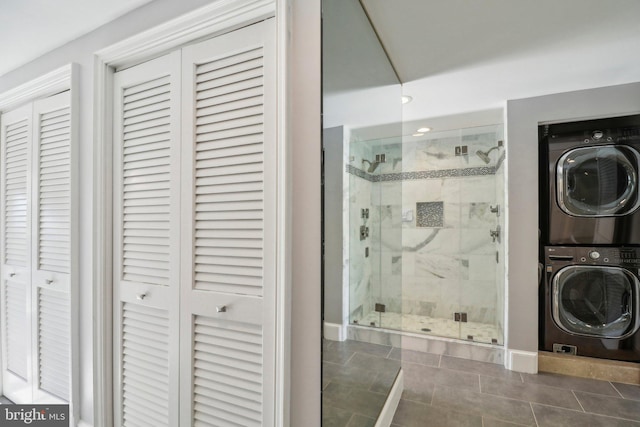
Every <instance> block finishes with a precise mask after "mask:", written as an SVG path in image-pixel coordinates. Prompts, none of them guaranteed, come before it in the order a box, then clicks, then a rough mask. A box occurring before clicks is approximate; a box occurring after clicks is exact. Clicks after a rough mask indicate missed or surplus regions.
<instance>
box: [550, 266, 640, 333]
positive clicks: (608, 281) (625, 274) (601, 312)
mask: <svg viewBox="0 0 640 427" xmlns="http://www.w3.org/2000/svg"><path fill="white" fill-rule="evenodd" d="M639 292H640V282H639V281H638V278H637V277H636V276H634V275H633V274H632V273H631V272H629V271H628V270H626V269H624V268H620V267H608V266H584V265H576V266H569V267H565V268H563V269H561V270H559V271H558V272H557V273H556V275H555V276H554V277H553V281H552V292H551V298H552V301H551V303H552V310H553V313H552V315H553V320H554V321H555V322H556V324H557V325H558V327H560V329H562V330H564V331H565V332H568V333H570V334H574V335H583V336H590V337H599V338H626V337H627V336H629V335H631V334H633V333H635V332H636V331H637V330H638V328H639V327H640V317H639V313H638V307H639V301H640V300H639V298H640V296H639V295H640V293H639Z"/></svg>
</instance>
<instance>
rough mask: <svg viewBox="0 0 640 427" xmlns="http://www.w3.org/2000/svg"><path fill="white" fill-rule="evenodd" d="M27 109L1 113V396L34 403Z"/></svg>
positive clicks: (29, 110)
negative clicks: (32, 384) (2, 353)
mask: <svg viewBox="0 0 640 427" xmlns="http://www.w3.org/2000/svg"><path fill="white" fill-rule="evenodd" d="M31 122H32V106H31V104H29V105H27V106H25V107H22V108H19V109H17V110H14V111H11V112H7V113H4V114H2V119H1V126H0V128H1V132H2V135H1V142H2V152H1V154H0V158H1V169H2V182H1V187H2V189H1V193H2V197H1V198H2V207H1V211H2V212H1V216H2V221H1V222H2V230H1V233H0V240H1V243H2V245H1V246H2V248H1V256H2V286H1V288H2V307H1V309H0V313H1V315H2V350H3V352H4V355H3V356H4V357H3V359H2V360H3V363H2V383H3V393H4V395H5V396H7V397H8V398H9V399H11V400H12V401H14V402H16V403H29V402H31V400H32V398H33V394H32V388H31V380H32V370H31V362H32V360H31V335H30V331H31V317H30V315H31V267H30V266H31V264H30V263H31V164H30V159H31V138H32V136H31V135H32V127H31Z"/></svg>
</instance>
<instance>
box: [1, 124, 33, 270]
mask: <svg viewBox="0 0 640 427" xmlns="http://www.w3.org/2000/svg"><path fill="white" fill-rule="evenodd" d="M28 127H29V123H28V121H27V120H22V121H19V122H16V123H12V124H9V125H7V126H6V127H5V153H4V169H5V170H4V174H5V188H4V197H5V212H4V218H5V219H4V221H5V223H4V230H5V238H4V245H5V247H4V250H5V259H4V262H5V264H7V265H11V266H16V267H25V268H26V267H28V266H29V256H30V254H28V253H27V252H28V249H27V248H28V245H27V241H28V236H29V234H30V232H29V230H27V225H28V218H27V201H28V199H29V195H28V194H27V173H28V171H29V166H28V159H27V153H28V151H27V150H28V144H29V143H30V141H29V137H28Z"/></svg>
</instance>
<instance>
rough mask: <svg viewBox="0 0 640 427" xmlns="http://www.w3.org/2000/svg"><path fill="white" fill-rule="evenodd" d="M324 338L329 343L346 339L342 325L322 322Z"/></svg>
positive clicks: (345, 331)
mask: <svg viewBox="0 0 640 427" xmlns="http://www.w3.org/2000/svg"><path fill="white" fill-rule="evenodd" d="M324 338H325V339H328V340H330V341H344V340H346V339H347V330H346V328H345V326H344V325H340V324H338V323H329V322H324Z"/></svg>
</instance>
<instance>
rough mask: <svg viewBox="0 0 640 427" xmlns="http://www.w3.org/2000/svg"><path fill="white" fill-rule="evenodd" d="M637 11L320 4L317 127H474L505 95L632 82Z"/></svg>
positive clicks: (624, 5)
mask: <svg viewBox="0 0 640 427" xmlns="http://www.w3.org/2000/svg"><path fill="white" fill-rule="evenodd" d="M338 3H340V4H338ZM348 3H351V5H352V6H353V5H355V6H362V7H363V8H364V12H362V11H361V12H360V14H363V15H364V16H365V17H366V18H368V19H367V20H364V21H363V19H361V17H360V16H358V12H357V7H347V4H348ZM333 7H340V10H337V9H336V10H333V11H332V10H331V9H332V8H333ZM351 9H353V10H351ZM347 11H350V13H351V18H349V19H347V18H348V16H347V13H346V12H347ZM639 16H640V1H639V0H615V1H603V0H561V1H558V0H535V1H532V0H482V1H478V0H428V1H425V0H323V19H324V21H323V32H324V33H323V43H324V46H323V47H324V51H323V53H324V56H323V67H324V68H323V84H324V86H323V93H324V110H323V112H324V115H323V119H324V122H323V123H324V126H325V127H333V126H341V125H344V126H347V127H349V128H351V129H361V128H365V127H375V130H376V132H378V133H380V132H381V128H380V126H379V125H384V124H389V125H390V126H389V127H388V129H390V130H389V132H391V131H395V129H397V121H398V115H399V114H400V115H401V119H400V120H401V121H402V123H403V127H404V130H403V133H404V134H412V133H413V132H415V129H417V128H420V127H425V126H426V127H432V128H433V129H434V130H437V129H441V128H442V126H446V127H451V126H459V127H466V126H476V125H481V124H482V123H477V121H476V120H475V119H476V118H477V117H479V116H478V115H475V114H469V113H475V112H481V111H489V110H491V114H485V115H483V116H482V117H484V120H492V121H493V123H496V120H500V119H501V117H500V114H496V112H498V113H499V112H500V111H504V108H505V104H506V101H507V100H515V99H523V98H530V97H536V96H543V95H549V94H554V93H562V92H570V91H576V90H582V89H590V88H597V87H604V86H612V85H620V84H626V83H632V82H638V81H640V55H637V52H638V46H640V22H639V19H638V17H639ZM369 23H370V24H371V26H369V27H368V24H369ZM367 37H368V38H369V41H366V40H365V39H366V38H367ZM371 38H373V40H374V41H376V42H377V41H378V40H379V42H380V44H381V47H379V48H378V49H377V50H376V49H375V48H374V47H373V46H372V44H371ZM328 41H329V43H328ZM366 43H368V44H366ZM380 52H382V54H381V53H380ZM381 58H383V59H381ZM385 61H387V65H384V64H383V62H385ZM389 64H392V71H395V73H392V74H393V76H396V75H397V77H398V79H399V83H401V84H398V80H396V83H395V85H394V84H393V82H392V80H393V78H390V77H389V75H390V74H389V72H388V68H389V67H390V65H389ZM393 76H392V77H393ZM393 87H398V88H399V89H398V90H396V91H395V92H394V91H393V90H392V88H393ZM399 92H401V93H402V94H403V95H410V96H411V97H412V98H413V101H412V102H411V103H409V104H405V105H403V106H400V105H399V101H398V98H399ZM454 116H455V117H458V118H461V120H457V121H452V120H450V118H451V117H454ZM441 119H442V120H441ZM462 119H464V120H462ZM486 124H489V123H486Z"/></svg>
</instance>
